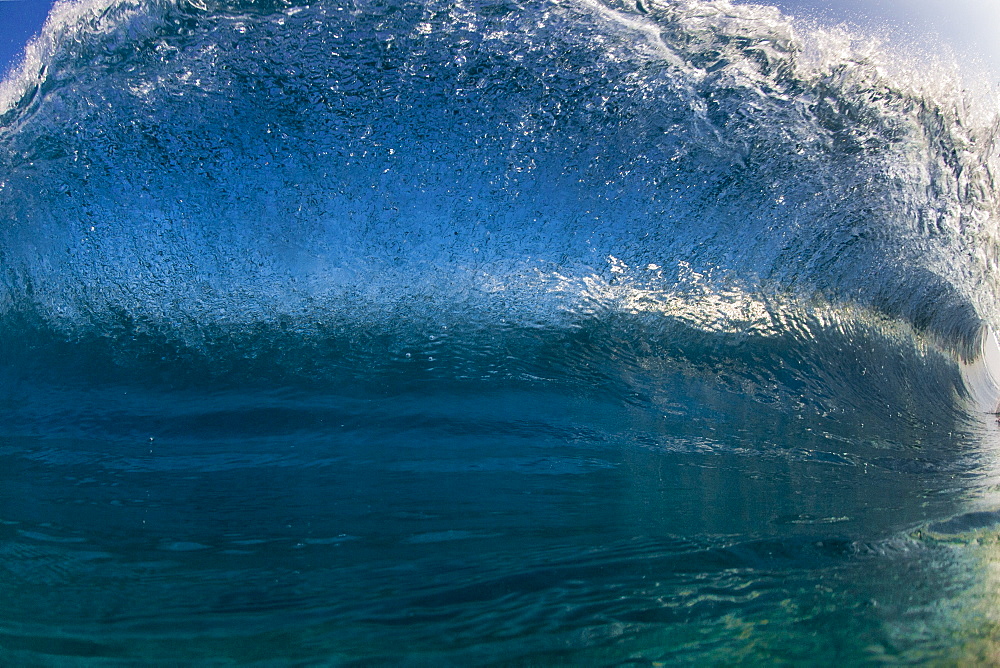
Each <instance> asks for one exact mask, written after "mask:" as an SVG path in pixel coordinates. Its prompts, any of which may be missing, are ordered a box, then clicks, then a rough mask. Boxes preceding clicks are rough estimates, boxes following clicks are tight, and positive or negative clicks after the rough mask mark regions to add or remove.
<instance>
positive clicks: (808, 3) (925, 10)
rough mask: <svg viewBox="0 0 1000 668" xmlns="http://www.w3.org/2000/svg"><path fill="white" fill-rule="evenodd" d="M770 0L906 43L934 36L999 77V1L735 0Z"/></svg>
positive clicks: (791, 10) (755, 0)
mask: <svg viewBox="0 0 1000 668" xmlns="http://www.w3.org/2000/svg"><path fill="white" fill-rule="evenodd" d="M736 1H738V2H744V3H750V2H752V3H754V4H773V5H777V6H778V7H780V8H781V9H782V10H783V11H785V12H786V13H788V14H791V15H793V16H807V17H810V18H814V19H818V20H820V21H821V22H824V23H825V22H833V23H839V22H847V23H853V24H856V25H858V26H861V27H862V28H864V29H867V30H871V31H876V32H878V33H880V34H882V33H884V32H886V31H888V32H889V33H890V34H891V33H896V34H898V35H899V36H900V37H901V38H902V39H903V40H906V41H914V40H917V41H922V40H923V39H925V38H927V37H931V38H932V39H933V38H937V39H938V40H939V41H943V42H944V43H945V44H947V45H949V46H950V47H951V48H952V49H953V50H954V51H955V53H956V54H957V55H958V56H959V57H961V58H972V59H976V60H979V61H981V62H982V64H983V65H984V66H985V67H987V68H989V69H990V70H992V71H993V72H994V73H995V74H996V75H997V77H998V79H1000V0H736Z"/></svg>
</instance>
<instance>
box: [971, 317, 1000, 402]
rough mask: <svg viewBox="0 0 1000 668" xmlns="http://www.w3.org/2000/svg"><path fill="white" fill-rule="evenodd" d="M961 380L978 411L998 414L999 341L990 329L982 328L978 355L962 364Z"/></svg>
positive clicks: (999, 393) (994, 332)
mask: <svg viewBox="0 0 1000 668" xmlns="http://www.w3.org/2000/svg"><path fill="white" fill-rule="evenodd" d="M962 380H963V382H964V383H965V389H966V390H967V391H968V393H969V396H970V397H971V399H972V401H973V405H974V406H975V407H976V408H977V409H978V410H980V411H982V412H984V413H993V414H1000V340H998V339H997V333H996V331H994V330H993V328H992V327H989V326H984V327H983V330H982V335H981V336H980V343H979V355H978V356H977V357H976V358H975V359H974V360H973V361H971V362H966V363H963V364H962Z"/></svg>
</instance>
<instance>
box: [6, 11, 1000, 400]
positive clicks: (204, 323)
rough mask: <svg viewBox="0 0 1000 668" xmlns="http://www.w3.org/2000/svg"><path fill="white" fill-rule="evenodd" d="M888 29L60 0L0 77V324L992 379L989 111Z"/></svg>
mask: <svg viewBox="0 0 1000 668" xmlns="http://www.w3.org/2000/svg"><path fill="white" fill-rule="evenodd" d="M890 63H891V57H890V55H889V54H887V53H884V52H883V50H881V47H879V45H878V44H876V43H872V42H870V41H866V40H863V39H859V38H858V37H856V36H854V35H851V34H850V33H848V32H846V31H843V30H829V29H819V28H815V27H809V26H805V25H801V24H794V23H792V22H790V21H789V20H788V19H786V18H785V17H783V16H781V15H780V14H779V13H778V12H777V11H776V10H773V9H769V8H764V7H757V6H739V5H732V4H730V3H729V2H726V1H723V0H716V1H711V2H694V1H690V0H677V1H671V2H655V3H650V2H645V1H643V2H625V1H622V2H606V3H602V2H596V1H588V0H579V1H574V2H560V3H552V2H542V1H539V2H510V1H506V0H504V1H499V0H498V1H492V0H490V1H476V2H464V1H456V2H427V3H421V4H414V3H403V2H390V1H383V0H379V1H377V2H376V1H372V2H332V1H329V2H328V1H322V2H315V3H295V2H284V1H282V2H217V3H210V2H200V1H198V2H194V1H165V0H157V1H148V0H144V1H140V0H127V1H114V2H108V1H106V0H100V1H96V2H80V3H60V4H57V5H56V7H55V8H54V10H53V13H52V15H51V17H50V19H49V21H48V23H47V24H46V26H45V28H44V30H43V33H42V35H41V36H40V37H39V38H38V39H37V40H36V41H35V42H34V43H33V44H32V45H30V46H29V48H28V50H27V56H26V58H25V61H24V63H23V64H22V65H21V67H20V68H19V69H17V70H16V71H15V72H14V74H13V75H12V76H11V77H10V78H9V79H8V80H7V81H5V82H4V83H3V85H2V87H0V137H2V142H0V175H2V176H0V195H2V197H0V220H2V221H3V224H2V226H0V267H2V269H0V322H2V326H3V328H4V330H5V332H6V335H5V337H4V342H3V344H2V345H0V359H3V360H4V362H5V363H6V364H5V366H6V367H7V368H8V370H9V371H8V372H9V373H15V374H21V375H24V374H25V373H26V371H25V370H26V369H30V370H32V373H36V372H37V373H39V374H41V375H43V376H44V375H46V374H48V375H50V376H52V377H53V378H60V379H65V378H66V377H68V376H72V375H73V374H76V375H77V376H79V377H80V378H84V379H87V382H92V381H93V380H94V378H115V379H122V378H128V379H132V380H134V381H136V382H139V380H143V381H144V382H146V381H148V379H150V378H170V379H172V380H170V381H169V382H184V383H192V384H197V383H203V382H208V380H209V379H215V380H216V381H218V382H222V383H224V384H229V383H237V382H239V383H243V382H250V381H253V380H254V379H256V380H257V382H265V383H271V382H282V383H284V382H293V381H294V382H308V383H317V382H322V383H324V384H326V385H331V384H336V382H339V380H338V379H341V378H342V377H343V374H344V373H347V374H348V375H349V376H350V377H352V378H362V377H370V376H371V375H372V374H373V373H374V374H375V375H378V373H377V372H381V374H382V376H384V375H385V374H386V373H389V372H390V371H392V370H393V369H396V370H397V371H398V370H399V369H409V370H410V371H407V373H411V372H412V370H413V369H414V368H415V365H416V366H419V367H421V368H423V369H424V372H421V373H425V372H426V373H427V374H429V375H431V376H436V377H440V378H443V379H447V380H452V381H454V380H456V379H461V378H479V379H485V378H495V377H502V378H507V379H521V380H522V381H523V380H524V379H525V378H549V379H550V380H551V379H555V380H557V381H559V382H565V383H567V384H568V385H571V386H574V387H576V386H580V387H585V386H588V385H593V383H594V379H595V378H604V379H608V378H613V379H617V380H616V381H615V383H618V386H620V387H623V388H625V389H623V390H621V393H622V396H624V397H629V396H648V395H651V394H655V391H654V390H653V389H651V388H656V387H657V384H662V383H664V382H665V381H664V375H663V374H664V373H665V372H664V371H663V369H665V368H668V369H669V370H670V374H678V373H687V374H689V375H694V376H695V377H697V378H700V379H703V380H705V379H707V380H705V382H711V383H717V384H720V386H721V387H723V388H726V391H731V392H735V393H745V394H747V395H748V396H750V397H752V398H754V400H756V401H762V402H770V401H777V402H779V403H780V402H782V401H783V402H788V403H789V404H791V405H800V404H808V405H813V406H815V407H816V409H817V410H818V411H820V412H822V411H826V410H831V408H835V407H840V409H843V406H849V407H853V408H852V410H853V409H857V410H861V408H860V407H863V406H864V405H866V404H867V403H869V402H870V401H872V400H873V397H877V398H878V400H879V401H882V400H883V399H887V400H888V401H889V403H890V404H891V405H896V406H911V407H912V410H913V412H914V414H928V412H930V413H933V412H934V411H935V410H937V409H936V408H935V406H936V405H938V404H940V403H941V402H942V398H949V397H950V398H951V399H948V400H945V403H948V404H955V405H960V404H961V403H962V401H965V399H963V397H965V398H970V397H971V398H972V399H973V404H972V405H973V406H974V407H975V410H995V409H996V404H997V397H998V396H1000V391H998V390H997V389H996V388H997V383H996V382H995V381H990V380H989V378H990V374H993V376H992V377H993V378H995V377H998V376H1000V374H997V372H996V371H993V370H989V369H988V370H987V372H985V375H984V372H982V371H977V370H976V369H978V368H979V367H981V366H982V365H983V364H985V362H983V360H986V359H989V357H988V355H984V354H983V353H982V350H983V346H987V347H988V345H989V344H990V342H991V341H994V339H993V338H991V337H993V335H992V331H993V330H994V329H996V328H998V327H1000V308H998V304H1000V302H998V296H1000V295H998V289H997V285H998V281H997V280H996V277H997V271H998V267H997V263H998V249H1000V242H998V225H997V222H998V203H1000V198H998V191H997V174H998V171H997V170H998V167H1000V163H998V157H1000V151H998V143H997V138H998V134H1000V133H998V129H1000V124H998V123H1000V121H998V115H997V110H996V109H995V108H991V107H989V105H988V104H985V103H983V102H982V100H983V98H984V96H983V95H979V94H978V93H976V92H975V91H974V92H973V93H968V92H966V91H965V90H964V89H963V86H964V85H965V84H964V83H962V82H960V78H959V76H958V75H957V74H956V73H955V72H954V71H952V70H949V69H948V68H947V67H944V66H934V67H931V66H928V65H926V64H925V63H919V64H915V65H914V66H913V67H912V69H911V70H906V69H905V68H902V67H900V66H898V65H890ZM985 97H988V96H985ZM416 359H419V360H420V361H419V362H416V361H414V360H416ZM53 360H58V361H57V362H53ZM442 360H448V361H447V362H445V363H443V364H442V363H441V361H442ZM977 360H979V361H978V362H977ZM977 364H979V367H977V366H976V365H977ZM990 364H991V365H992V364H993V363H992V362H990ZM407 365H408V366H407ZM998 368H1000V367H998ZM990 369H992V367H990ZM862 371H863V372H864V373H863V374H862ZM543 372H544V373H543ZM546 374H548V375H546ZM962 374H964V376H963V375H962ZM390 375H391V374H390ZM863 375H864V376H865V377H862V376H863ZM178 378H183V379H186V380H183V381H179V380H178ZM963 378H964V380H963ZM984 378H985V380H983V379H984ZM622 379H627V380H622ZM335 381H336V382H335ZM608 382H611V381H608ZM991 383H992V384H991ZM599 384H600V383H599ZM612 384H614V383H612ZM605 385H607V383H605Z"/></svg>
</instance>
